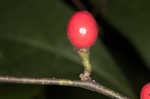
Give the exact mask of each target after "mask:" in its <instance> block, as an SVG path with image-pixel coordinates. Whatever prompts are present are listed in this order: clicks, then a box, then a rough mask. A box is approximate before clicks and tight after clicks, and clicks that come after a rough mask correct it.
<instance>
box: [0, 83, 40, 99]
mask: <svg viewBox="0 0 150 99" xmlns="http://www.w3.org/2000/svg"><path fill="white" fill-rule="evenodd" d="M0 88H1V90H0V98H1V99H34V98H35V99H36V97H37V96H38V94H39V93H40V92H41V91H42V90H41V89H42V88H40V87H38V86H31V85H30V86H25V85H15V84H1V85H0Z"/></svg>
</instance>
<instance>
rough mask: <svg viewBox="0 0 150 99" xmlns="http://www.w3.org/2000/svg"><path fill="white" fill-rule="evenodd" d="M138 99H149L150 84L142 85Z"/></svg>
mask: <svg viewBox="0 0 150 99" xmlns="http://www.w3.org/2000/svg"><path fill="white" fill-rule="evenodd" d="M140 99H150V83H148V84H146V85H144V87H143V88H142V90H141V98H140Z"/></svg>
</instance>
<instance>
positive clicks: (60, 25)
mask: <svg viewBox="0 0 150 99" xmlns="http://www.w3.org/2000/svg"><path fill="white" fill-rule="evenodd" d="M8 2H9V3H8ZM0 7H1V8H0V10H1V11H0V14H1V16H0V45H1V46H0V75H7V76H17V77H18V76H19V77H58V78H71V79H78V75H79V74H80V73H81V72H82V70H83V68H82V66H81V65H80V60H79V57H78V56H77V54H76V52H75V51H74V49H73V47H72V46H71V44H70V43H69V40H68V38H67V36H66V25H67V22H68V20H69V18H70V17H71V15H72V14H73V11H72V10H71V9H70V8H69V7H68V6H67V5H66V4H64V2H61V1H57V0H51V1H46V0H44V1H40V0H36V1H28V0H27V1H24V0H19V1H18V0H13V1H11V0H5V1H0ZM91 60H92V64H93V73H94V74H93V77H94V79H96V80H97V81H99V82H101V83H103V84H104V85H108V86H109V87H110V88H113V89H115V90H118V91H120V92H123V93H124V94H127V95H129V96H133V95H134V93H133V92H132V89H131V88H130V86H129V83H128V81H127V79H126V78H125V76H124V75H123V73H122V72H121V71H120V69H119V68H118V66H117V64H115V62H114V61H113V59H112V57H111V56H110V55H109V54H108V52H107V50H106V49H105V47H104V45H103V44H102V43H101V41H99V40H97V42H96V44H95V45H94V46H93V47H92V48H91Z"/></svg>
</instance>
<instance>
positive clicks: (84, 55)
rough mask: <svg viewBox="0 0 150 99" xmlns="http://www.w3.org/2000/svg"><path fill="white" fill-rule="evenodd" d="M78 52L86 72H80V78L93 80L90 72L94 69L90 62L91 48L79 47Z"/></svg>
mask: <svg viewBox="0 0 150 99" xmlns="http://www.w3.org/2000/svg"><path fill="white" fill-rule="evenodd" d="M78 54H79V56H80V58H81V61H82V64H83V67H84V73H83V74H80V78H81V80H83V81H87V80H91V77H90V74H91V71H92V65H91V63H90V59H89V50H88V49H79V50H78Z"/></svg>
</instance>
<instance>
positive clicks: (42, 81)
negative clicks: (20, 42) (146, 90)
mask: <svg viewBox="0 0 150 99" xmlns="http://www.w3.org/2000/svg"><path fill="white" fill-rule="evenodd" d="M0 82H1V83H18V84H38V85H59V86H73V87H80V88H84V89H88V90H90V91H94V92H97V93H101V94H103V95H106V96H109V97H111V98H116V99H129V98H128V97H126V96H123V95H121V94H119V93H117V92H114V91H113V90H111V89H108V88H105V87H104V86H103V85H100V84H98V83H96V82H95V81H75V80H74V81H72V80H67V79H49V78H17V77H0Z"/></svg>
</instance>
